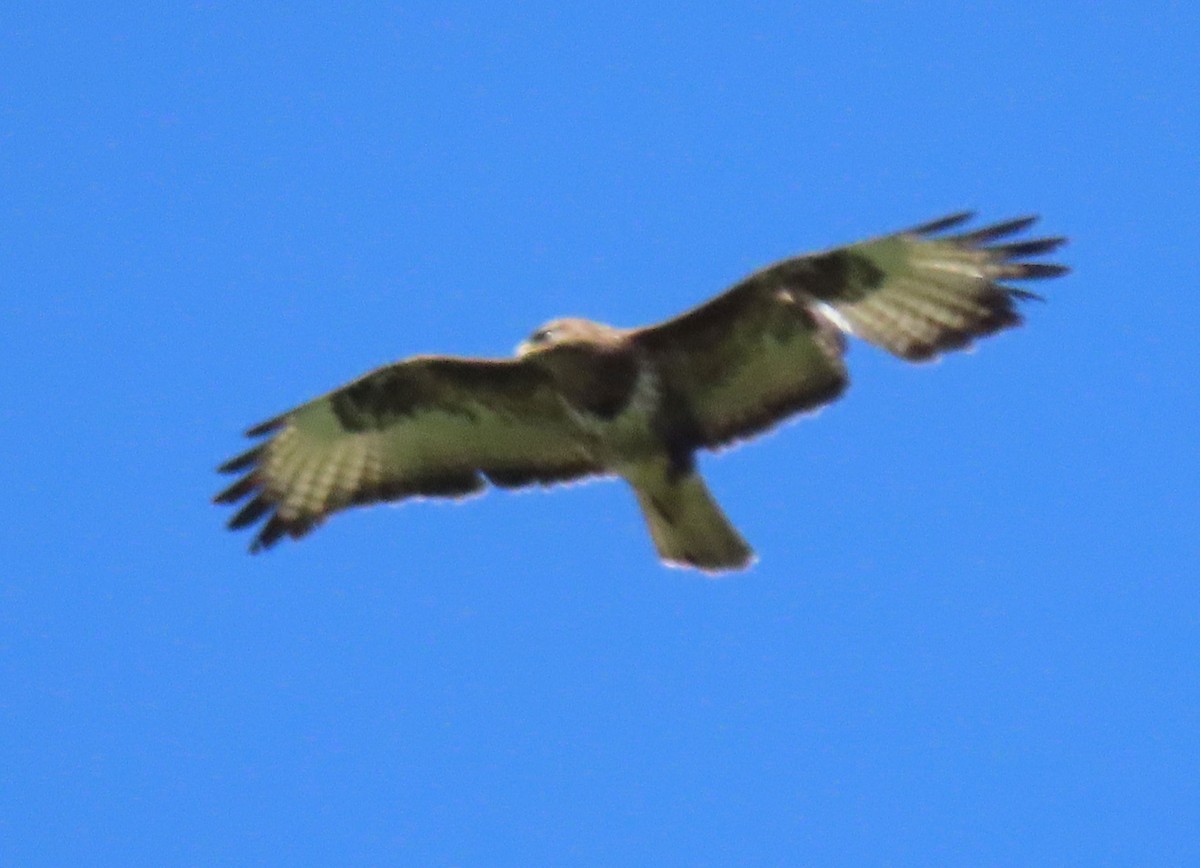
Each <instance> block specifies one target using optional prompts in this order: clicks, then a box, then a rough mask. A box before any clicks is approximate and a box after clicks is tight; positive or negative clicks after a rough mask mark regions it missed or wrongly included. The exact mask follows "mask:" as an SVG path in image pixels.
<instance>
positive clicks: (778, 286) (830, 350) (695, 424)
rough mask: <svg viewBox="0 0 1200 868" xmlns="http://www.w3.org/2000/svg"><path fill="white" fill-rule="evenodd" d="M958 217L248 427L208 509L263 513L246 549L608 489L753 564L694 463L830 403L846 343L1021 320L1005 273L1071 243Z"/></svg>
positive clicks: (571, 324) (246, 517) (953, 338)
mask: <svg viewBox="0 0 1200 868" xmlns="http://www.w3.org/2000/svg"><path fill="white" fill-rule="evenodd" d="M965 219H966V215H956V216H955V217H952V218H947V219H945V220H941V221H937V222H935V223H931V224H927V225H925V226H921V227H917V228H916V229H913V230H909V231H907V232H902V233H897V234H895V235H889V236H885V237H883V238H880V239H874V240H871V241H866V242H861V243H859V244H856V245H850V246H848V247H844V248H838V249H836V250H832V251H829V252H827V253H822V254H813V255H809V256H801V257H795V258H793V259H787V260H784V261H782V262H780V263H777V264H775V265H772V266H770V267H768V268H765V269H763V270H761V271H759V272H756V273H755V274H752V275H750V276H749V277H748V278H746V279H745V280H743V281H742V282H740V283H738V284H737V285H736V286H734V287H733V288H731V289H729V290H728V291H726V292H725V293H723V294H721V295H719V296H717V297H715V298H713V299H712V300H710V301H708V302H707V303H705V304H703V305H701V306H700V307H698V308H695V309H694V310H691V311H688V312H686V313H684V314H682V315H681V316H679V317H676V318H674V319H671V320H668V321H666V322H664V323H660V324H658V325H654V326H650V327H646V328H641V329H618V328H614V327H612V326H607V325H603V324H601V323H594V322H590V321H588V320H584V319H560V320H555V321H553V322H550V323H548V324H547V325H545V326H543V327H542V328H540V329H538V330H537V331H535V332H534V333H533V334H532V335H531V336H530V338H529V339H528V340H527V341H525V342H524V343H523V344H521V346H520V347H519V348H518V352H517V355H516V357H515V358H512V359H495V360H490V359H464V358H455V357H440V356H423V357H414V358H411V359H408V360H405V361H402V362H399V363H396V364H394V365H390V366H387V367H384V368H381V369H379V370H377V371H375V372H373V373H371V374H368V375H366V376H365V377H362V378H360V379H359V380H356V381H354V382H352V383H350V384H348V385H346V386H344V387H342V388H340V389H338V390H336V391H334V392H332V393H330V394H328V395H326V396H324V397H321V398H318V399H316V400H314V401H310V402H309V403H307V404H304V405H301V406H300V407H298V408H296V409H295V410H292V411H290V412H288V413H285V414H283V415H282V416H279V417H277V418H275V419H272V420H270V421H268V422H265V423H263V424H262V425H259V426H256V427H255V428H252V429H251V430H250V431H249V432H248V433H249V434H250V435H251V436H255V437H257V436H264V435H268V434H270V435H272V436H271V438H270V439H269V440H267V441H265V442H264V443H262V444H260V445H259V446H257V447H255V448H254V449H252V450H250V451H249V452H247V453H245V454H243V455H241V456H239V457H237V458H235V459H233V460H231V461H229V462H227V463H226V464H225V465H223V466H222V467H221V470H222V471H224V472H231V473H239V472H240V473H244V475H243V476H242V477H241V478H240V479H239V480H238V481H237V482H235V483H234V484H233V485H232V486H230V487H229V488H228V489H226V490H225V491H223V492H222V493H221V494H219V495H218V496H217V498H216V500H217V502H220V503H236V502H238V501H241V500H244V499H247V498H248V499H249V500H248V502H247V503H246V504H245V505H243V506H242V508H241V509H240V511H239V512H238V513H237V514H236V515H235V516H234V517H233V519H232V520H231V522H230V526H231V527H233V528H240V527H245V526H248V525H251V524H254V523H255V522H257V521H259V520H261V519H263V518H265V519H266V522H265V524H264V525H263V526H262V528H261V529H260V530H259V532H258V534H257V536H256V538H255V541H254V543H253V545H252V550H257V549H260V548H266V547H269V546H271V545H272V544H274V543H275V542H276V541H278V540H279V539H280V538H281V537H282V536H284V535H288V536H291V537H294V538H298V537H300V536H303V535H304V534H305V533H307V532H308V531H310V530H311V529H312V528H313V527H315V526H316V525H317V524H319V523H320V522H321V521H322V520H324V518H325V517H327V516H328V515H329V514H331V513H333V512H335V511H338V510H341V509H344V508H346V507H349V506H355V505H362V504H369V503H374V502H378V501H384V500H397V499H401V498H404V497H409V496H414V495H421V496H448V497H461V496H463V495H466V494H470V493H473V492H476V491H479V490H480V489H482V488H483V487H484V486H485V485H487V484H488V483H491V484H493V485H496V486H498V487H504V488H512V487H520V486H524V485H531V484H543V485H544V484H551V483H555V482H562V481H567V480H572V479H579V478H586V477H592V476H619V477H621V478H623V479H625V480H626V481H627V482H628V483H629V484H630V485H631V487H632V488H633V490H634V492H635V494H636V496H637V500H638V503H639V506H640V507H641V509H642V512H643V514H644V516H645V518H646V522H647V524H648V526H649V529H650V533H651V537H652V539H653V540H654V543H655V546H656V548H657V549H658V552H659V554H660V556H661V557H662V558H663V559H664V560H665V561H667V562H668V563H673V564H681V565H686V566H692V567H697V568H699V569H702V570H706V571H709V572H720V571H723V570H729V569H736V568H740V567H744V566H746V565H747V564H748V563H749V562H750V561H751V560H752V559H753V553H752V551H751V549H750V547H749V546H748V545H747V544H746V542H745V541H744V540H743V539H742V537H741V535H740V534H739V533H738V532H737V530H736V529H735V528H734V527H733V526H732V524H730V522H729V521H728V519H727V518H726V517H725V515H724V513H723V512H722V511H721V509H720V507H719V506H718V505H717V503H716V501H715V500H714V499H713V498H712V495H711V494H710V493H709V491H708V489H707V487H706V486H705V484H704V481H703V480H702V479H701V478H700V476H699V475H698V473H697V472H696V466H695V459H694V456H695V453H696V452H697V451H698V450H700V449H706V448H717V447H720V446H723V445H726V444H728V443H730V442H733V441H736V440H741V439H744V438H747V437H750V436H753V435H754V434H757V433H759V432H761V431H763V430H765V429H766V428H769V427H771V426H772V425H774V424H776V423H777V422H779V421H780V420H781V419H783V418H786V417H787V416H790V415H792V414H794V413H796V412H800V411H803V410H807V409H812V408H815V407H818V406H821V405H822V404H825V403H828V402H830V401H833V400H835V399H836V398H837V397H838V396H839V395H840V394H841V393H842V391H843V390H844V389H845V387H846V385H847V383H848V377H847V373H846V369H845V365H844V363H843V358H842V357H843V353H844V335H845V334H846V333H851V334H857V335H859V336H861V337H863V338H864V339H866V340H868V341H870V342H872V343H875V344H877V345H879V346H882V347H883V348H885V349H887V350H889V351H890V352H892V353H894V354H895V355H898V356H900V357H902V358H906V359H910V360H922V359H927V358H931V357H933V356H936V355H938V354H940V353H941V352H944V351H945V350H949V349H953V348H956V347H961V346H964V345H965V344H967V343H969V342H970V341H971V340H973V339H974V338H976V337H979V336H982V335H986V334H990V333H992V332H996V331H999V330H1001V329H1005V328H1008V327H1011V326H1014V325H1017V324H1018V323H1019V322H1020V317H1019V315H1018V314H1017V312H1016V310H1015V304H1014V302H1015V301H1016V300H1021V299H1025V298H1030V297H1033V296H1032V295H1031V294H1030V293H1027V292H1025V291H1023V290H1019V289H1014V288H1012V287H1010V286H1005V285H1003V284H1001V283H999V282H998V281H999V280H1003V279H1014V280H1020V279H1032V278H1041V277H1053V276H1056V275H1058V274H1061V273H1063V272H1064V271H1065V270H1066V269H1065V268H1064V267H1063V266H1059V265H1052V264H1043V263H1027V262H1021V261H1020V260H1022V259H1024V258H1026V257H1029V256H1033V255H1038V254H1042V253H1046V252H1049V251H1051V250H1053V249H1055V248H1057V247H1058V246H1059V245H1060V244H1062V243H1063V240H1064V239H1061V238H1046V239H1036V240H1033V241H1024V242H1017V243H1011V244H1005V245H991V244H990V242H993V241H995V240H997V239H1000V238H1003V237H1006V236H1008V235H1011V234H1014V233H1016V232H1019V231H1021V230H1023V229H1025V228H1026V227H1028V226H1029V225H1030V224H1031V223H1032V222H1033V220H1032V219H1031V218H1024V219H1022V220H1016V221H1010V222H1008V223H1004V224H998V225H996V226H992V227H988V228H985V229H981V230H977V231H975V232H971V233H964V234H962V235H957V236H942V237H935V236H937V235H938V234H939V233H943V232H944V231H945V230H947V229H949V228H951V227H952V226H956V225H958V224H959V223H961V222H962V221H963V220H965Z"/></svg>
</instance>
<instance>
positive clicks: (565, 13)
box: [0, 2, 1200, 865]
mask: <svg viewBox="0 0 1200 868" xmlns="http://www.w3.org/2000/svg"><path fill="white" fill-rule="evenodd" d="M1101 10H1102V11H1101ZM0 40H2V41H3V45H4V50H3V52H2V53H0V184H2V189H3V193H2V194H0V264H2V266H3V267H2V268H0V281H2V283H3V291H2V293H0V335H2V337H3V342H4V347H5V350H6V356H7V359H8V362H7V364H6V365H5V366H4V370H3V372H2V373H0V388H2V389H3V397H4V401H3V406H4V408H5V409H4V418H5V422H6V424H5V425H4V426H3V433H2V434H0V439H2V441H3V452H4V455H5V461H4V462H3V464H2V465H0V481H2V482H3V484H4V489H5V490H6V491H7V492H8V493H9V498H8V501H9V508H8V510H7V512H6V520H5V521H4V522H3V523H2V524H0V547H2V551H3V553H4V555H3V563H4V567H5V568H4V570H3V571H2V572H3V574H2V576H0V737H2V739H3V745H4V747H3V753H4V757H3V761H2V762H0V862H3V863H4V864H12V865H18V864H20V865H32V864H106V863H107V864H196V865H199V864H219V863H241V862H260V863H266V864H316V863H321V862H324V863H327V864H333V863H339V864H345V863H346V862H347V861H358V862H376V863H388V862H390V863H393V864H466V865H470V864H618V863H620V864H647V865H649V864H655V865H663V864H713V865H722V864H735V863H736V864H781V863H784V862H785V861H786V862H798V861H802V862H808V863H826V864H828V863H841V864H851V863H884V862H886V863H888V864H918V865H919V864H931V863H940V864H948V863H988V864H1034V863H1042V864H1064V863H1076V864H1088V863H1091V864H1095V863H1101V862H1102V863H1105V864H1168V863H1174V864H1181V863H1185V862H1190V861H1195V860H1197V859H1200V845H1198V844H1197V839H1196V835H1195V829H1196V828H1197V824H1198V823H1200V785H1198V784H1197V781H1198V780H1200V761H1198V760H1200V757H1198V750H1197V747H1196V733H1197V731H1198V730H1200V701H1198V694H1197V669H1198V666H1200V654H1198V653H1197V649H1198V648H1200V641H1198V640H1200V590H1198V587H1200V582H1198V579H1200V575H1198V572H1200V571H1198V569H1197V558H1198V555H1200V544H1198V537H1197V530H1196V528H1197V520H1198V519H1200V514H1198V513H1200V496H1198V486H1200V473H1198V462H1197V445H1196V430H1197V422H1198V421H1200V400H1198V399H1197V389H1196V372H1197V370H1198V369H1200V354H1198V353H1197V350H1196V340H1195V333H1196V330H1197V323H1198V322H1200V303H1198V301H1197V298H1198V293H1197V290H1196V276H1195V268H1194V259H1195V250H1196V227H1197V223H1198V220H1197V217H1198V216H1200V207H1198V204H1200V196H1198V195H1197V190H1198V189H1200V188H1198V187H1197V177H1200V157H1198V154H1200V151H1198V149H1197V147H1196V142H1197V140H1198V138H1200V112H1198V108H1200V100H1198V98H1197V95H1196V93H1197V85H1198V84H1200V74H1198V72H1197V65H1196V59H1195V46H1196V45H1197V44H1198V42H1200V14H1198V13H1197V12H1196V11H1195V7H1194V6H1193V5H1191V4H1185V3H1165V2H1138V3H1132V2H1130V3H1120V2H1117V3H1106V4H1100V5H1099V6H1097V5H1096V4H1090V3H1075V2H1067V3H1060V4H1053V5H1052V6H1051V8H1046V4H1032V3H1026V4H992V3H988V4H974V5H970V7H969V8H968V7H966V6H964V5H963V4H959V3H925V4H903V8H901V4H880V3H850V4H837V5H833V4H830V5H827V6H822V5H817V6H810V5H806V4H793V3H779V4H772V3H754V4H742V5H737V4H727V3H721V4H715V3H709V4H654V3H651V4H638V5H637V6H636V7H630V8H629V9H627V10H624V11H598V7H596V9H594V10H591V11H585V10H583V9H582V8H564V7H563V6H562V5H561V4H557V3H553V4H551V3H530V4H521V5H520V6H519V7H516V6H511V5H510V6H503V5H502V4H469V3H468V4H430V5H428V6H427V5H425V4H419V3H418V4H392V5H388V4H351V5H335V4H321V5H320V6H319V7H317V6H316V5H315V4H314V5H313V6H311V7H305V8H303V9H298V8H294V7H293V6H289V5H284V4H273V3H261V4H240V5H234V4H223V3H191V4H147V5H141V4H107V5H106V4H92V3H89V4H78V5H72V4H57V5H55V6H53V7H51V6H50V5H48V4H32V3H22V2H15V3H8V4H5V7H4V10H3V11H2V12H0ZM960 208H975V209H979V210H980V211H981V212H982V214H983V216H984V217H987V218H994V219H1001V218H1006V217H1010V216H1015V215H1018V214H1022V213H1026V212H1029V211H1037V212H1040V213H1042V214H1043V215H1044V218H1045V222H1044V224H1042V225H1043V228H1044V229H1045V230H1046V231H1047V232H1050V233H1055V234H1057V233H1065V234H1069V235H1070V236H1071V237H1072V244H1071V246H1070V247H1069V248H1067V249H1066V250H1065V251H1064V253H1063V257H1062V258H1063V260H1064V261H1066V262H1068V263H1069V264H1071V265H1072V266H1073V267H1074V269H1075V271H1074V273H1073V274H1072V275H1071V276H1070V277H1068V278H1066V279H1063V280H1059V281H1055V282H1053V283H1051V284H1047V285H1044V286H1043V287H1040V288H1042V289H1044V290H1045V292H1046V293H1047V294H1048V296H1049V303H1048V304H1045V305H1038V306H1036V307H1031V308H1030V309H1029V310H1028V313H1029V325H1028V327H1027V328H1025V329H1022V330H1020V331H1019V332H1016V333H1010V334H1006V335H1004V336H1001V337H999V338H997V339H995V340H993V341H990V342H988V343H986V344H984V345H982V346H980V347H979V348H978V350H977V351H976V352H973V353H968V354H960V355H956V356H954V357H952V358H949V359H947V360H946V361H944V362H942V363H941V364H937V365H932V366H929V365H927V366H923V367H917V368H914V367H910V366H907V365H904V364H902V363H900V362H897V361H895V360H893V359H891V358H889V357H887V356H885V355H884V354H882V353H880V352H878V351H875V350H873V349H871V348H869V347H866V346H863V345H855V346H854V347H853V348H852V350H851V352H850V358H849V361H850V365H851V371H852V376H853V380H854V382H853V386H852V388H851V390H850V392H849V393H848V394H847V396H846V397H845V399H844V400H843V401H842V402H840V403H838V404H837V405H835V406H833V407H831V408H828V409H826V410H825V411H824V412H823V413H822V414H820V416H819V417H817V418H815V419H805V420H803V421H801V422H798V423H797V424H794V425H791V426H787V427H785V428H784V429H782V430H781V431H779V432H778V433H776V434H774V435H772V436H769V437H766V438H764V439H762V440H760V441H757V442H755V443H752V444H750V445H747V446H745V447H742V448H740V449H738V450H736V451H733V452H731V453H727V454H723V455H719V456H708V457H705V458H704V459H703V460H702V467H703V469H704V471H705V473H706V475H707V477H708V479H709V481H710V484H711V486H712V488H713V489H714V491H715V492H716V494H717V496H718V497H719V498H720V500H721V501H722V503H723V504H724V506H725V508H726V510H727V511H728V513H729V514H730V516H731V517H732V518H733V520H734V521H735V523H736V524H737V525H738V526H739V527H740V528H741V529H742V531H743V532H744V533H745V535H746V536H747V538H748V539H749V540H750V541H751V542H752V544H753V545H754V546H755V548H756V549H757V551H758V554H759V556H760V558H761V561H760V563H759V564H758V565H757V566H756V567H755V569H754V570H753V571H752V572H750V573H748V574H746V575H742V576H738V577H734V578H729V579H725V580H721V581H709V580H706V579H703V578H699V577H698V576H696V575H693V574H689V573H686V572H683V571H678V570H666V569H663V568H662V567H660V566H659V565H658V563H657V562H656V560H655V558H654V556H653V553H652V549H651V546H650V543H649V540H648V538H647V535H646V533H645V532H644V530H643V528H642V526H641V520H640V518H639V517H638V514H637V512H636V509H635V507H634V504H633V501H632V498H631V496H630V495H629V493H628V491H627V490H625V489H624V488H623V487H622V486H620V485H618V484H615V483H600V484H592V485H586V486H575V487H571V488H566V489H558V490H555V491H553V492H550V493H547V494H541V493H526V494H505V493H492V494H489V495H488V496H486V497H484V498H481V499H476V500H473V501H471V502H469V503H466V504H463V505H442V504H429V503H420V504H410V505H404V506H400V507H383V508H376V509H373V510H369V511H359V512H357V513H353V514H348V515H345V516H341V517H339V518H336V519H334V520H333V521H331V522H330V523H329V524H328V525H327V526H326V527H324V528H322V529H321V531H320V532H318V533H316V534H314V535H313V536H312V537H310V538H309V539H306V540H305V541H304V542H303V543H300V544H292V545H283V546H281V547H280V548H279V549H277V550H275V551H272V552H271V553H270V554H269V555H267V556H262V557H256V558H251V557H249V556H248V555H247V554H246V553H245V548H244V547H245V544H246V542H247V540H246V539H245V538H244V537H241V536H234V535H231V534H228V533H226V532H225V531H224V530H223V529H222V522H223V520H224V519H225V518H226V514H224V513H223V512H222V511H221V510H219V509H217V508H215V507H213V506H211V505H210V504H209V498H210V497H211V495H212V494H213V493H214V492H215V491H216V490H217V487H218V485H219V484H220V480H219V479H218V478H217V476H216V475H215V474H214V473H213V468H214V467H215V465H216V464H217V463H219V462H220V461H222V460H223V459H225V458H227V457H229V456H230V455H232V454H233V453H234V452H235V451H237V450H239V449H240V448H242V442H241V441H240V439H239V432H240V431H241V430H242V429H243V428H244V427H246V426H247V425H249V424H251V423H253V422H256V421H259V420H261V419H263V418H265V417H267V416H269V415H272V414H274V413H276V412H278V411H281V410H283V409H286V408H288V407H289V406H292V405H294V404H296V403H299V402H301V401H303V400H305V399H307V398H309V397H311V396H313V395H315V394H317V393H319V392H322V391H325V390H327V389H329V388H332V387H334V386H336V385H338V384H340V383H342V382H344V381H346V380H348V379H350V378H352V377H354V376H356V375H358V374H360V373H362V372H364V371H366V370H369V369H371V368H373V367H375V366H378V365H380V364H383V363H385V362H388V361H391V360H393V359H398V358H401V357H403V356H406V355H409V354H414V353H421V352H445V353H459V354H464V355H505V354H507V353H509V352H510V351H511V349H512V347H513V346H514V345H515V344H516V343H517V341H518V340H520V339H521V338H522V337H523V336H524V335H525V334H527V333H528V332H529V331H530V330H531V329H532V328H533V327H534V326H536V325H538V324H539V323H541V322H542V321H544V320H546V319H548V318H550V317H551V316H555V315H565V314H575V315H583V316H589V317H593V318H596V319H601V320H604V321H608V322H613V323H616V324H619V325H636V324H640V323H645V322H651V321H654V320H656V319H661V318H664V317H667V316H669V315H671V314H672V313H674V312H677V311H679V310H681V309H683V308H685V307H687V306H690V305H692V304H694V303H696V302H697V301H699V300H701V299H703V298H705V297H707V296H709V295H712V294H714V293H716V292H718V291H719V290H721V289H722V288H723V287H724V286H726V285H728V284H729V283H731V282H733V281H735V280H736V279H738V278H739V277H740V276H742V275H743V274H744V273H746V272H747V271H749V270H751V269H753V268H755V267H757V266H759V265H762V264H765V263H766V262H768V261H771V260H772V259H775V258H778V257H781V256H784V255H787V254H791V253H796V252H801V251H805V250H810V249H814V248H820V247H824V246H829V245H833V244H836V243H842V242H849V241H853V240H856V239H858V238H861V237H864V236H867V235H871V234H875V233H880V232H885V231H888V230H892V229H896V228H900V227H904V226H907V225H910V224H913V223H916V222H920V221H923V220H926V219H930V218H933V217H937V216H940V215H942V214H944V213H948V212H950V211H954V210H958V209H960Z"/></svg>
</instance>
